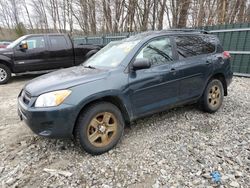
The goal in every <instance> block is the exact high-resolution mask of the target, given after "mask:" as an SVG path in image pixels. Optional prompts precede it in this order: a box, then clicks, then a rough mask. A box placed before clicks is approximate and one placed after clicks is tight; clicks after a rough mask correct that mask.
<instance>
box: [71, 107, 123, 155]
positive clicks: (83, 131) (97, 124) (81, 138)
mask: <svg viewBox="0 0 250 188" xmlns="http://www.w3.org/2000/svg"><path fill="white" fill-rule="evenodd" d="M123 129H124V120H123V117H122V114H121V112H120V110H119V109H118V108H117V107H116V106H115V105H113V104H111V103H107V102H102V103H96V104H94V105H92V106H90V107H89V108H88V109H87V110H85V111H84V112H83V113H82V114H80V117H79V119H78V122H77V125H76V129H75V139H76V141H77V143H78V144H80V146H81V147H82V148H83V149H84V150H85V151H86V152H88V153H90V154H92V155H99V154H102V153H105V152H107V151H109V150H110V149H112V148H113V147H114V146H115V145H116V144H117V143H118V142H119V140H120V138H121V137H122V134H123Z"/></svg>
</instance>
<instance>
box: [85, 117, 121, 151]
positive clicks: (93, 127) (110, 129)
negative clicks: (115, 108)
mask: <svg viewBox="0 0 250 188" xmlns="http://www.w3.org/2000/svg"><path fill="white" fill-rule="evenodd" d="M117 123H118V121H117V119H116V117H115V116H114V114H112V113H110V112H102V113H99V114H97V115H96V116H95V117H94V118H93V119H92V120H91V121H90V123H89V125H88V129H87V131H88V132H87V136H88V140H89V141H90V143H91V144H93V145H94V146H96V147H105V146H107V145H108V144H110V143H111V142H112V140H113V139H114V138H115V135H116V133H117Z"/></svg>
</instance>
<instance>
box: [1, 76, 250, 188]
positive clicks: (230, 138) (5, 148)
mask: <svg viewBox="0 0 250 188" xmlns="http://www.w3.org/2000/svg"><path fill="white" fill-rule="evenodd" d="M31 78H33V77H32V76H22V77H18V78H14V79H13V81H12V82H11V83H9V84H8V85H2V86H0V101H1V106H0V115H1V119H0V187H130V188H135V187H136V188H137V187H153V188H157V187H215V186H218V187H250V143H249V142H250V141H249V140H250V79H247V78H234V80H233V83H232V84H231V86H230V88H229V96H228V97H225V100H224V104H223V107H222V108H221V109H220V110H219V111H218V112H217V113H215V114H208V113H203V112H201V111H200V110H199V109H197V108H196V106H185V107H180V108H176V109H173V110H170V111H167V112H163V113H159V114H156V115H153V116H151V117H147V118H144V119H141V120H139V121H137V122H134V123H132V125H131V126H129V127H127V128H126V129H125V134H124V137H123V139H122V141H121V142H120V143H119V144H118V146H117V147H116V148H115V149H113V150H111V151H110V152H108V153H106V154H103V155H100V156H91V155H88V154H87V153H85V152H82V151H81V150H80V149H79V148H78V147H77V146H75V145H74V143H73V142H72V141H71V140H54V139H46V138H41V137H38V136H36V135H34V134H33V133H32V132H31V131H30V130H29V129H28V128H27V127H26V126H25V125H24V124H23V123H22V122H20V121H19V118H18V116H17V113H16V108H17V107H16V97H17V95H18V92H19V91H20V89H21V88H22V86H23V85H24V83H25V82H27V81H28V80H30V79H31ZM214 171H218V172H219V173H220V174H221V182H220V184H216V183H214V182H213V181H212V179H211V176H210V173H211V172H214Z"/></svg>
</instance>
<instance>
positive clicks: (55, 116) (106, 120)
mask: <svg viewBox="0 0 250 188" xmlns="http://www.w3.org/2000/svg"><path fill="white" fill-rule="evenodd" d="M232 75H233V74H232V71H231V69H230V54H229V53H228V52H227V51H223V49H222V46H221V45H220V42H219V40H218V38H217V37H216V36H214V35H210V34H205V33H204V32H200V31H185V30H183V31H182V30H169V31H157V32H156V31H154V32H146V33H142V34H138V35H135V36H132V37H130V38H128V39H125V40H122V41H116V42H111V43H109V44H108V45H107V46H106V47H104V48H103V49H102V50H100V51H99V52H98V53H97V54H95V55H94V56H92V57H91V58H90V59H89V60H87V61H86V62H85V63H84V64H82V65H80V66H76V67H72V68H67V69H63V70H59V71H56V72H53V73H49V74H46V75H43V76H41V77H38V78H35V79H34V80H32V81H30V82H29V83H27V84H26V85H25V86H24V88H23V89H22V91H21V92H20V94H19V96H18V104H19V105H18V113H19V116H20V118H21V120H24V121H25V122H26V124H27V125H28V126H29V127H30V129H31V130H32V131H33V132H34V133H36V134H38V135H40V136H45V137H54V138H62V137H72V136H74V138H75V140H76V141H77V142H78V143H79V144H80V146H81V147H82V148H83V149H84V150H85V151H87V152H88V153H90V154H93V155H97V154H102V153H104V152H107V151H108V150H110V149H111V148H113V147H114V146H115V145H116V144H117V143H118V141H119V140H120V138H121V137H122V134H123V129H124V126H125V124H126V123H129V122H131V121H133V120H135V119H138V118H141V117H143V116H146V115H150V114H153V113H156V112H160V111H163V110H166V109H169V108H173V107H175V106H179V105H183V104H187V103H196V102H197V103H200V104H201V106H202V108H203V110H205V111H206V112H209V113H214V112H216V111H217V110H218V109H219V108H220V107H221V105H222V101H223V97H224V96H226V95H227V94H228V90H227V88H228V85H229V84H230V83H231V80H232Z"/></svg>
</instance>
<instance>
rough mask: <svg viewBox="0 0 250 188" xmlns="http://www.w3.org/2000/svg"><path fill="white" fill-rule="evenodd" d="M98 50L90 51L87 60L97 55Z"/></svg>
mask: <svg viewBox="0 0 250 188" xmlns="http://www.w3.org/2000/svg"><path fill="white" fill-rule="evenodd" d="M96 52H98V50H90V51H89V52H88V53H87V54H86V55H85V57H86V59H89V58H90V57H91V56H93V55H95V54H96Z"/></svg>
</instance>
